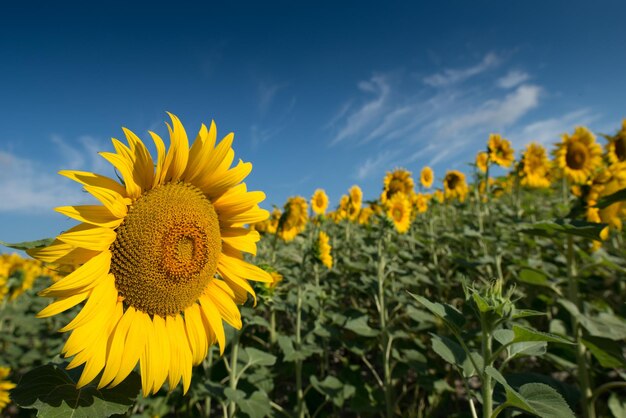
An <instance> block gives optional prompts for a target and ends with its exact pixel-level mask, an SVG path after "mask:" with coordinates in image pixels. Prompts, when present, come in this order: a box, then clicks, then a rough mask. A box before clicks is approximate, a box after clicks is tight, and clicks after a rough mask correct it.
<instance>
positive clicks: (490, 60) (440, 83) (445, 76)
mask: <svg viewBox="0 0 626 418" xmlns="http://www.w3.org/2000/svg"><path fill="white" fill-rule="evenodd" d="M500 62H501V59H500V58H499V57H498V55H496V54H495V53H493V52H490V53H488V54H487V55H485V57H484V58H483V59H482V61H481V62H479V63H478V64H475V65H473V66H471V67H467V68H453V69H446V70H444V71H443V72H441V73H436V74H433V75H430V76H428V77H424V79H423V81H424V83H426V84H428V85H429V86H432V87H446V86H450V85H452V84H456V83H460V82H462V81H465V80H467V79H468V78H470V77H474V76H476V75H478V74H481V73H483V72H485V71H487V70H490V69H492V68H494V67H496V66H497V65H498V64H500Z"/></svg>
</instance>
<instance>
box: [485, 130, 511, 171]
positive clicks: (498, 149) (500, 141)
mask: <svg viewBox="0 0 626 418" xmlns="http://www.w3.org/2000/svg"><path fill="white" fill-rule="evenodd" d="M487 147H488V149H489V161H493V162H494V163H495V164H498V165H499V166H500V167H510V166H511V164H512V163H513V159H514V155H513V148H511V143H510V142H509V141H507V140H506V139H504V138H502V137H501V136H500V135H499V134H491V135H489V142H488V144H487Z"/></svg>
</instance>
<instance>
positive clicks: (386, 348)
mask: <svg viewBox="0 0 626 418" xmlns="http://www.w3.org/2000/svg"><path fill="white" fill-rule="evenodd" d="M386 238H387V237H386V235H383V236H382V237H381V238H380V240H379V241H378V271H377V277H378V313H379V317H380V329H381V332H382V344H381V351H382V356H383V358H382V360H383V382H384V385H385V404H386V407H387V418H390V417H392V416H393V386H392V384H391V364H390V363H391V362H390V355H389V353H391V344H392V340H391V339H390V337H389V333H388V332H387V308H386V306H385V264H386V259H385V248H384V247H385V241H386Z"/></svg>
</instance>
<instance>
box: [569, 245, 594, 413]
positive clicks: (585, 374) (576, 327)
mask: <svg viewBox="0 0 626 418" xmlns="http://www.w3.org/2000/svg"><path fill="white" fill-rule="evenodd" d="M567 280H568V289H567V290H568V297H569V299H570V301H571V302H573V303H574V304H575V305H576V306H577V307H578V309H579V310H581V311H582V305H581V302H580V297H579V293H578V280H577V279H576V261H575V260H574V238H573V237H572V236H568V237H567ZM572 332H573V334H574V339H575V340H576V363H577V365H578V373H577V374H578V385H579V387H580V392H581V393H580V395H581V396H580V401H581V406H582V410H583V417H584V418H596V411H595V408H594V405H593V402H591V398H592V396H593V393H592V388H591V379H590V377H589V370H588V366H587V354H586V349H585V346H584V345H583V342H582V328H581V326H580V323H579V322H578V318H576V316H574V315H572Z"/></svg>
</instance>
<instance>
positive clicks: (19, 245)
mask: <svg viewBox="0 0 626 418" xmlns="http://www.w3.org/2000/svg"><path fill="white" fill-rule="evenodd" d="M52 241H54V238H44V239H39V240H36V241H24V242H15V243H9V242H4V241H0V245H4V246H5V247H9V248H14V249H16V250H22V251H25V250H30V249H31V248H40V247H47V246H48V245H50V244H52Z"/></svg>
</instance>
